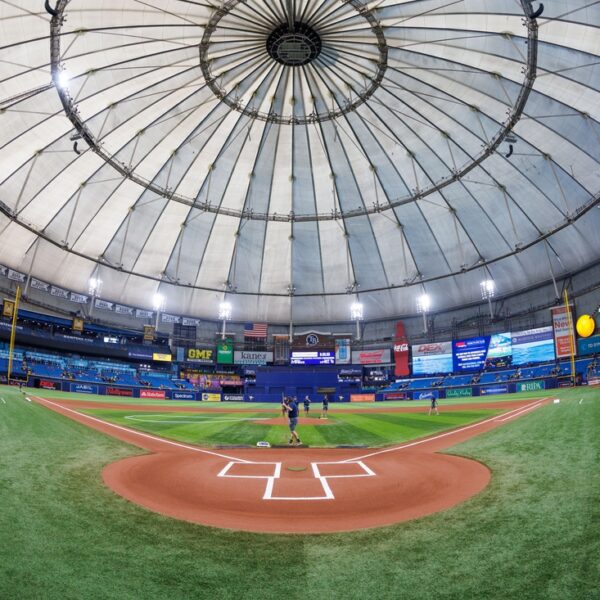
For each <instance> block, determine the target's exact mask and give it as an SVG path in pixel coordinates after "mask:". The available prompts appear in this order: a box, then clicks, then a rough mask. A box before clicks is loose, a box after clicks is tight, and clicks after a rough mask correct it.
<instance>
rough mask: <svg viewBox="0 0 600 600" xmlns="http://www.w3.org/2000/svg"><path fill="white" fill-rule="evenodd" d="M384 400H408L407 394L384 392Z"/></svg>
mask: <svg viewBox="0 0 600 600" xmlns="http://www.w3.org/2000/svg"><path fill="white" fill-rule="evenodd" d="M383 399H384V400H408V393H407V392H386V393H385V394H384V395H383Z"/></svg>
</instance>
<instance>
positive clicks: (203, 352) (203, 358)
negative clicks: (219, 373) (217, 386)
mask: <svg viewBox="0 0 600 600" xmlns="http://www.w3.org/2000/svg"><path fill="white" fill-rule="evenodd" d="M185 360H186V361H187V362H194V363H201V364H205V365H209V364H212V363H214V362H215V351H214V349H213V348H188V349H187V352H186V356H185Z"/></svg>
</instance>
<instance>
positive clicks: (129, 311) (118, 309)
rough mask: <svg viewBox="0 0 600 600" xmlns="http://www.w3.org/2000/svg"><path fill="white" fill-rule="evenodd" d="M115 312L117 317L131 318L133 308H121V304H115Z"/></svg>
mask: <svg viewBox="0 0 600 600" xmlns="http://www.w3.org/2000/svg"><path fill="white" fill-rule="evenodd" d="M115 312H116V313H117V314H118V315H130V316H133V308H131V306H123V305H122V304H115Z"/></svg>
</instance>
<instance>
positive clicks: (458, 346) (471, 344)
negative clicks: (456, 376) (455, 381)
mask: <svg viewBox="0 0 600 600" xmlns="http://www.w3.org/2000/svg"><path fill="white" fill-rule="evenodd" d="M489 345H490V336H489V335H485V336H483V337H476V338H468V339H466V340H455V341H454V342H452V354H453V357H452V362H453V365H454V371H456V372H460V371H476V370H477V371H478V370H480V369H483V366H484V364H485V359H486V357H487V353H488V347H489Z"/></svg>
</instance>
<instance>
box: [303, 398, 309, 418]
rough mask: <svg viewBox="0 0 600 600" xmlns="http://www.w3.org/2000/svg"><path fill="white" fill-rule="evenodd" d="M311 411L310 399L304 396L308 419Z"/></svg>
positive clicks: (305, 413)
mask: <svg viewBox="0 0 600 600" xmlns="http://www.w3.org/2000/svg"><path fill="white" fill-rule="evenodd" d="M309 410H310V398H309V397H308V396H304V416H305V417H308V411H309Z"/></svg>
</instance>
